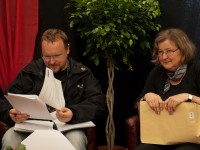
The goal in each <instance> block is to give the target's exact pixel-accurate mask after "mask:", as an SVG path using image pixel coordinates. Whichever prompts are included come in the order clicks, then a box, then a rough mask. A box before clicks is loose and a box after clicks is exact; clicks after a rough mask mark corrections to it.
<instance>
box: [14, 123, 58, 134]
mask: <svg viewBox="0 0 200 150" xmlns="http://www.w3.org/2000/svg"><path fill="white" fill-rule="evenodd" d="M53 124H54V123H53V122H52V121H40V120H26V121H24V122H23V123H16V124H15V126H14V130H16V131H23V132H33V131H35V130H38V129H40V130H52V129H53Z"/></svg>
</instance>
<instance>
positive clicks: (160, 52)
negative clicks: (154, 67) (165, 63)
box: [158, 48, 179, 57]
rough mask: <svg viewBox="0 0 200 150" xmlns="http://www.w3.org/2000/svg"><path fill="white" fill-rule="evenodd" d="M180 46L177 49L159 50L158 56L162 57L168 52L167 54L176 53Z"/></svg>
mask: <svg viewBox="0 0 200 150" xmlns="http://www.w3.org/2000/svg"><path fill="white" fill-rule="evenodd" d="M178 49H179V48H177V49H175V50H171V49H169V50H165V51H162V50H159V51H158V57H162V56H163V55H164V54H166V55H167V56H169V57H170V56H172V55H173V54H174V52H175V51H177V50H178Z"/></svg>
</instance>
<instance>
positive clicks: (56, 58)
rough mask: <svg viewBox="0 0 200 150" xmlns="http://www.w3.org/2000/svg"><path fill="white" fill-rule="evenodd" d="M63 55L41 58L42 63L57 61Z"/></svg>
mask: <svg viewBox="0 0 200 150" xmlns="http://www.w3.org/2000/svg"><path fill="white" fill-rule="evenodd" d="M62 55H63V54H58V55H53V56H42V58H43V60H44V61H50V60H51V59H53V60H55V61H56V60H59V59H60V58H61V57H62Z"/></svg>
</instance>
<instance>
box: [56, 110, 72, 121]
mask: <svg viewBox="0 0 200 150" xmlns="http://www.w3.org/2000/svg"><path fill="white" fill-rule="evenodd" d="M56 117H57V118H58V120H59V121H61V122H69V121H70V120H71V119H72V117H73V112H72V111H71V109H69V108H61V109H59V110H56Z"/></svg>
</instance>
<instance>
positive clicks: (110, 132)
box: [106, 59, 115, 150]
mask: <svg viewBox="0 0 200 150" xmlns="http://www.w3.org/2000/svg"><path fill="white" fill-rule="evenodd" d="M114 69H115V68H114V64H113V63H112V62H111V61H109V60H108V59H107V72H108V89H107V93H106V102H107V107H108V111H109V113H108V118H107V122H106V139H107V145H108V150H113V147H114V141H115V125H114V120H113V105H114V88H113V80H114Z"/></svg>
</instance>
